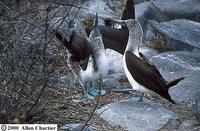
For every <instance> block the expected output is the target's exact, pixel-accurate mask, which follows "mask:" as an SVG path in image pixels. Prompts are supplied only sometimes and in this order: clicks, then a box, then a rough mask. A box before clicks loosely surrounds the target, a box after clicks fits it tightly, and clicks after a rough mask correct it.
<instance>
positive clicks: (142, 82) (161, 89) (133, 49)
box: [113, 19, 184, 104]
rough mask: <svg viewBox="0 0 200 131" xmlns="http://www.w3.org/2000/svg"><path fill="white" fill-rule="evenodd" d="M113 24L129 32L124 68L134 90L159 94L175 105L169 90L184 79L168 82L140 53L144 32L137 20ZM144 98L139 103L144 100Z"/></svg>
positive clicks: (120, 21)
mask: <svg viewBox="0 0 200 131" xmlns="http://www.w3.org/2000/svg"><path fill="white" fill-rule="evenodd" d="M113 22H117V23H119V24H122V25H123V26H127V28H128V30H129V37H128V43H127V46H126V49H125V52H124V56H123V68H124V71H125V74H126V76H127V78H128V80H129V82H130V84H131V86H132V88H133V89H134V90H138V91H140V92H142V93H148V94H153V95H154V94H158V95H160V96H161V97H163V98H165V99H167V100H168V101H170V102H171V103H173V104H174V101H173V100H172V99H171V97H170V95H169V93H168V89H169V88H170V87H172V86H175V85H176V84H177V83H179V82H180V81H181V80H183V79H184V77H181V78H177V79H175V80H172V81H166V80H165V79H164V78H163V77H162V75H161V74H160V72H159V70H158V69H157V68H156V66H155V65H154V64H153V63H151V62H150V61H149V60H148V59H147V58H146V57H145V56H144V55H143V54H142V53H140V52H139V46H140V45H141V44H142V36H143V30H142V27H141V25H140V23H139V22H138V21H137V20H134V19H128V20H113ZM142 97H143V95H142ZM142 97H141V99H139V101H141V100H142Z"/></svg>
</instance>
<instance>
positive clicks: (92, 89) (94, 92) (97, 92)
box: [90, 78, 106, 96]
mask: <svg viewBox="0 0 200 131" xmlns="http://www.w3.org/2000/svg"><path fill="white" fill-rule="evenodd" d="M102 81H103V79H102V78H99V79H97V83H98V84H99V89H97V88H95V87H94V84H93V83H92V82H90V94H91V95H93V96H97V95H105V94H106V90H104V89H102Z"/></svg>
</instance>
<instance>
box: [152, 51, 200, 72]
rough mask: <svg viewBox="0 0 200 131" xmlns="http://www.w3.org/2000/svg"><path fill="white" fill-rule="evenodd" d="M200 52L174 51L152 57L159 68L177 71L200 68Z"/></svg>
mask: <svg viewBox="0 0 200 131" xmlns="http://www.w3.org/2000/svg"><path fill="white" fill-rule="evenodd" d="M199 56H200V52H187V51H172V52H165V53H161V54H159V55H156V56H153V57H151V59H150V60H151V61H152V63H154V64H155V65H156V67H157V68H158V69H159V70H163V71H166V72H176V71H183V70H191V71H193V70H200V57H199Z"/></svg>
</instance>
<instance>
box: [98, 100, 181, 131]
mask: <svg viewBox="0 0 200 131" xmlns="http://www.w3.org/2000/svg"><path fill="white" fill-rule="evenodd" d="M96 113H97V114H100V117H101V118H103V119H104V120H105V121H107V122H109V123H110V124H111V125H114V126H121V127H122V128H124V129H125V130H128V131H147V130H148V131H155V130H159V129H160V128H162V127H163V126H164V125H165V124H167V123H170V122H172V121H173V123H174V122H177V121H179V117H178V116H177V115H176V114H175V113H174V112H172V111H170V110H168V109H166V108H164V107H163V106H161V105H159V104H156V103H153V102H151V101H149V100H144V101H143V102H131V101H130V99H127V100H123V101H120V102H115V103H111V104H108V105H106V106H104V107H102V108H100V109H98V110H97V111H96Z"/></svg>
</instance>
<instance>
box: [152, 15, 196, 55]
mask: <svg viewBox="0 0 200 131" xmlns="http://www.w3.org/2000/svg"><path fill="white" fill-rule="evenodd" d="M149 23H150V25H151V27H152V28H153V30H154V31H153V32H154V33H155V34H158V35H161V36H162V38H163V40H164V42H165V44H166V48H167V49H170V50H186V51H192V50H200V39H199V36H200V35H199V34H200V23H197V22H194V21H190V20H185V19H181V20H172V21H169V22H162V23H158V22H156V21H153V20H150V21H149Z"/></svg>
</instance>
